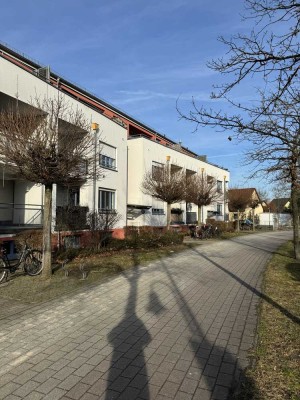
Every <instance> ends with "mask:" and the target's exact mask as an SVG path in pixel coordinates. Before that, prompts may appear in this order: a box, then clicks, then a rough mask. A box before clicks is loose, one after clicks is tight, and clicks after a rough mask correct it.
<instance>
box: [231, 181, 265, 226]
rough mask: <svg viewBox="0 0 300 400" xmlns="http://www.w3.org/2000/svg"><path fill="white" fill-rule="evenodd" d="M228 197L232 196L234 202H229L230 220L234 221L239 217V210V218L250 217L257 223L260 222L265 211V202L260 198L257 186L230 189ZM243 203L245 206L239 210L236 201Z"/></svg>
mask: <svg viewBox="0 0 300 400" xmlns="http://www.w3.org/2000/svg"><path fill="white" fill-rule="evenodd" d="M228 198H229V199H230V198H232V202H230V200H229V202H228V207H229V220H230V221H234V220H237V219H238V212H239V213H240V217H239V219H240V220H242V219H249V220H252V221H253V218H254V222H255V223H256V224H259V216H260V214H262V213H263V212H264V207H265V203H264V202H262V201H261V200H260V197H259V194H258V193H257V190H256V189H255V188H241V189H240V188H238V189H229V190H228ZM239 202H240V203H241V204H242V203H243V204H244V206H243V207H241V208H240V209H239V210H238V209H237V206H235V203H236V204H238V203H239Z"/></svg>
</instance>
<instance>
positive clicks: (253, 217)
mask: <svg viewBox="0 0 300 400" xmlns="http://www.w3.org/2000/svg"><path fill="white" fill-rule="evenodd" d="M254 219H255V208H253V215H252V222H253V225H252V230H253V232H254V231H255V223H254Z"/></svg>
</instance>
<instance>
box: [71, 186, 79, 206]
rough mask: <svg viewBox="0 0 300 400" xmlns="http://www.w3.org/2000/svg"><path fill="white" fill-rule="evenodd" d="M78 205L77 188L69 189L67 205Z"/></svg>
mask: <svg viewBox="0 0 300 400" xmlns="http://www.w3.org/2000/svg"><path fill="white" fill-rule="evenodd" d="M79 204H80V189H79V187H74V188H72V189H69V205H70V206H79Z"/></svg>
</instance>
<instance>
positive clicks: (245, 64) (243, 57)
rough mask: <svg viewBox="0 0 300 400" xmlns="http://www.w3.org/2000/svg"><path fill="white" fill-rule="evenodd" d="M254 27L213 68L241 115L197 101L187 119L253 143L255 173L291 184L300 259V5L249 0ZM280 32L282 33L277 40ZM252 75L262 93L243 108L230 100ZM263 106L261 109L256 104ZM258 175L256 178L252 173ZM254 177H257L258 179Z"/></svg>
mask: <svg viewBox="0 0 300 400" xmlns="http://www.w3.org/2000/svg"><path fill="white" fill-rule="evenodd" d="M245 3H246V6H247V7H248V10H249V11H250V15H248V16H246V18H253V21H254V28H253V30H252V31H251V33H250V34H249V35H237V36H236V37H233V38H230V39H229V40H225V39H224V38H221V42H223V43H224V44H225V45H226V46H228V54H229V56H228V58H226V59H218V60H214V61H212V62H211V63H210V64H209V66H210V67H211V68H212V69H214V70H215V71H217V72H220V73H221V74H222V75H224V74H228V75H229V76H230V78H231V81H230V82H229V83H226V84H224V85H223V86H221V87H219V88H218V89H219V91H218V93H217V94H216V95H215V96H213V97H219V98H220V97H221V98H223V99H225V100H226V101H227V102H228V103H229V105H230V107H231V109H234V108H235V109H236V113H233V114H230V115H229V114H226V113H224V112H223V111H216V110H214V109H205V108H204V107H202V106H200V107H199V106H197V104H196V103H195V101H194V100H193V101H192V109H191V111H190V112H189V113H188V115H184V114H183V113H181V112H180V110H179V113H180V115H181V117H182V118H184V119H186V120H188V121H191V122H193V123H194V124H195V125H196V129H197V128H198V127H200V126H211V127H214V128H216V127H217V128H221V129H222V130H225V131H229V132H230V140H231V139H236V141H237V142H242V141H248V142H250V143H251V144H252V145H253V147H252V150H250V151H249V153H248V155H247V157H246V160H245V162H246V164H247V163H248V164H250V163H253V164H254V166H255V168H256V172H255V173H263V174H264V175H266V174H267V175H268V176H269V179H274V180H280V181H281V182H283V183H288V184H289V186H290V190H291V203H292V209H293V226H294V238H293V241H294V254H295V258H297V259H300V244H299V205H298V202H297V200H298V198H299V191H300V188H299V157H300V134H299V132H300V113H299V105H300V94H299V83H300V82H299V74H298V71H299V66H300V44H299V32H300V30H299V28H300V18H299V16H300V3H298V2H296V1H294V0H245ZM276 27H278V31H280V32H281V33H280V34H278V35H276V34H275V33H274V32H276ZM253 75H255V76H257V78H261V80H259V79H257V80H256V82H257V84H259V83H260V82H263V84H262V85H261V87H262V89H258V90H257V95H258V100H259V103H258V101H257V100H256V102H252V103H247V104H241V103H239V102H238V101H234V100H232V99H230V98H229V94H230V91H231V90H232V88H234V87H235V86H236V85H237V84H240V83H242V82H243V81H244V80H245V79H246V78H251V77H253ZM257 104H258V105H257ZM253 175H254V174H253ZM253 175H252V176H253Z"/></svg>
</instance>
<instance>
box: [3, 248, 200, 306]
mask: <svg viewBox="0 0 300 400" xmlns="http://www.w3.org/2000/svg"><path fill="white" fill-rule="evenodd" d="M199 244H201V242H200V241H195V242H194V243H186V244H179V245H178V244H177V245H172V246H167V247H161V248H156V249H138V250H134V249H130V250H122V251H112V252H106V253H101V254H96V255H91V256H89V257H86V258H77V259H74V260H73V261H72V262H70V263H68V264H67V270H68V271H69V275H68V277H66V276H65V272H64V271H63V270H62V268H61V266H58V267H57V268H55V269H54V273H53V275H52V278H51V279H48V280H45V279H43V278H42V276H33V277H31V276H28V275H24V273H23V271H21V270H20V272H19V271H17V272H16V273H15V274H13V275H10V274H9V280H8V282H7V283H2V284H1V285H0V298H2V299H11V300H19V301H22V302H23V303H40V302H43V301H47V300H50V299H54V298H58V297H60V296H63V295H65V294H67V293H70V292H73V291H74V290H80V289H83V288H84V287H87V286H90V285H93V284H101V283H102V282H104V281H105V279H107V278H109V277H111V276H113V275H116V274H118V273H120V272H121V271H124V270H126V269H128V268H133V267H134V266H137V265H140V264H143V265H146V264H147V263H148V264H149V263H151V262H152V261H155V260H157V259H159V258H161V257H166V256H170V255H172V254H174V253H178V252H181V251H184V250H187V249H188V248H190V247H192V246H196V245H199ZM81 264H83V266H84V270H86V271H87V272H88V275H87V278H86V279H82V272H81V271H80V265H81Z"/></svg>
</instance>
